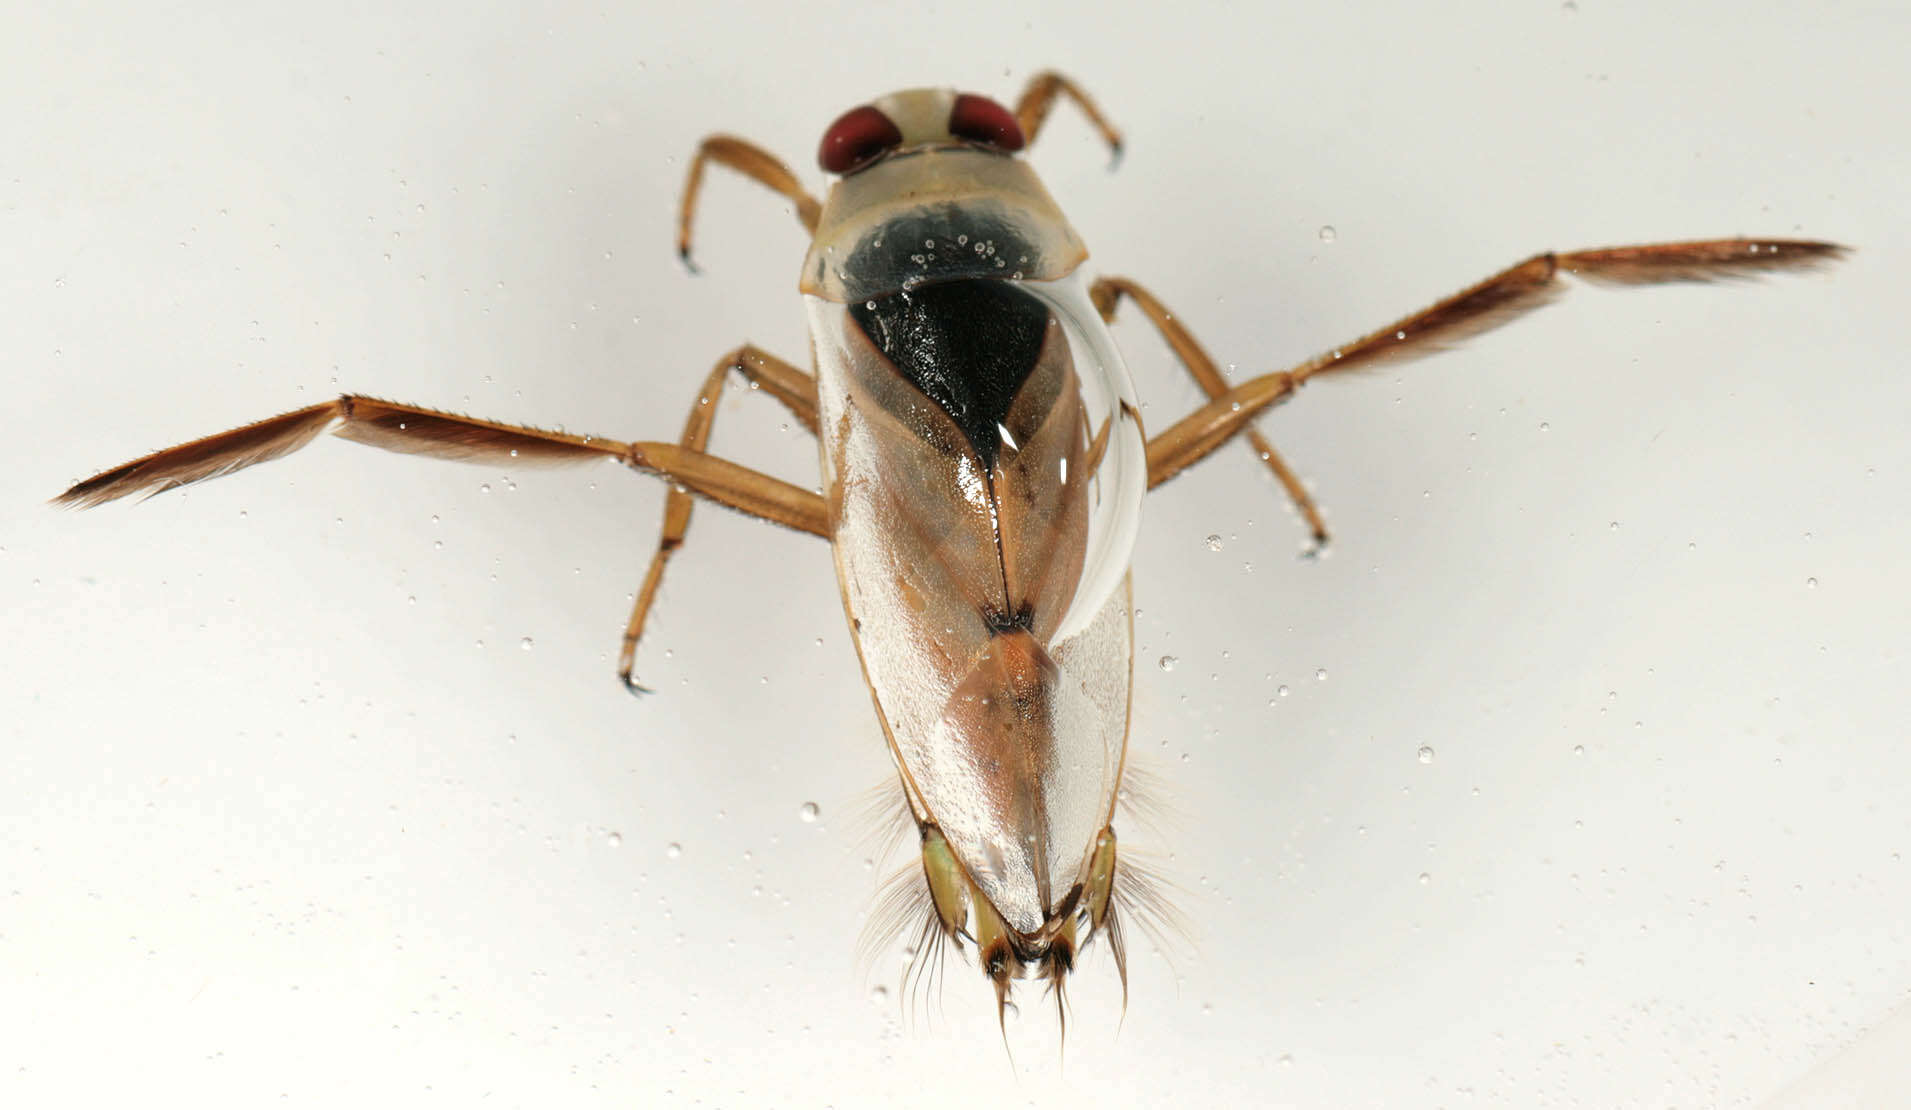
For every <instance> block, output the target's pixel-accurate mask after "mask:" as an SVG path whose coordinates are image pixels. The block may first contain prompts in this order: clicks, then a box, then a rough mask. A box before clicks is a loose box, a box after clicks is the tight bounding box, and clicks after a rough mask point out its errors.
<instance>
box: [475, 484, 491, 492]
mask: <svg viewBox="0 0 1911 1110" xmlns="http://www.w3.org/2000/svg"><path fill="white" fill-rule="evenodd" d="M478 492H479V493H490V492H491V483H490V482H480V483H478Z"/></svg>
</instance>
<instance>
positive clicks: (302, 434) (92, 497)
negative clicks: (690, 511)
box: [54, 394, 829, 537]
mask: <svg viewBox="0 0 1911 1110" xmlns="http://www.w3.org/2000/svg"><path fill="white" fill-rule="evenodd" d="M334 423H337V424H338V425H339V427H338V434H339V435H340V436H343V437H344V438H346V439H350V440H355V441H357V442H359V443H366V444H370V445H371V446H373V447H382V448H384V449H385V450H387V451H398V452H401V453H403V454H407V455H429V456H432V457H434V458H441V459H456V460H459V461H462V462H489V463H515V464H517V465H521V466H523V465H540V464H552V463H573V462H586V461H588V460H591V459H600V458H612V459H617V460H618V461H620V462H622V463H624V464H625V465H626V466H629V467H632V468H634V469H637V470H647V471H650V472H651V473H653V474H657V475H660V476H661V477H664V478H667V479H669V480H670V481H671V482H673V483H675V484H677V485H680V486H683V487H685V488H687V489H689V490H690V491H691V492H693V493H697V494H700V495H702V496H704V497H707V498H709V499H710V500H712V501H717V502H720V503H722V504H724V505H728V506H729V507H731V508H733V509H736V510H737V511H739V512H743V513H748V514H749V515H751V516H755V517H761V518H762V519H764V520H767V521H770V522H771V523H773V524H781V525H783V526H784V527H786V528H794V529H796V530H797V531H799V532H809V533H811V534H812V535H817V536H825V537H827V536H828V535H829V510H828V507H827V506H826V505H825V504H824V503H823V499H822V497H821V496H819V495H817V494H815V493H812V492H810V491H809V490H806V489H801V488H799V487H797V486H793V485H791V484H789V483H788V482H784V481H781V480H780V479H776V478H772V477H770V476H769V475H767V474H761V473H758V472H757V471H754V470H750V469H747V468H745V467H741V466H738V465H737V464H735V463H733V462H727V461H725V460H723V459H719V458H717V457H715V456H714V455H706V454H704V453H703V452H701V451H695V450H690V449H687V448H684V447H681V446H679V445H677V444H674V443H647V442H638V443H623V442H620V441H618V440H614V439H604V438H602V437H599V436H587V435H573V434H571V433H569V432H554V431H546V430H545V429H542V428H527V427H523V426H521V425H517V424H500V423H497V422H495V421H491V420H480V419H477V418H476V417H471V416H459V415H457V414H455V413H449V412H439V411H438V410H436V409H427V408H419V407H417V406H415V405H400V404H394V403H392V402H390V401H381V400H379V399H377V398H375V397H366V396H362V395H360V394H346V395H345V396H343V397H340V398H338V399H337V400H335V401H326V402H324V403H323V404H317V405H312V406H310V407H308V408H302V409H299V410H297V411H295V412H288V413H285V414H283V415H280V416H274V417H270V418H268V419H265V420H261V421H258V422H257V423H253V424H247V425H246V426H245V427H243V428H234V429H233V430H231V431H229V432H220V433H219V434H218V435H211V436H207V437H205V438H204V439H196V440H193V441H192V442H191V443H183V444H180V445H179V446H178V447H169V448H167V449H166V450H164V451H155V452H154V453H152V454H150V455H147V456H145V457H144V458H139V459H134V460H133V461H132V462H129V463H126V464H124V465H122V466H117V467H114V468H113V469H111V470H108V471H105V472H103V473H100V474H96V475H94V476H93V477H91V478H88V479H87V480H86V481H84V482H80V483H78V484H77V485H75V486H74V487H73V488H72V489H69V490H67V491H66V492H65V493H62V494H61V495H60V496H59V497H57V498H55V499H54V502H55V503H56V504H60V505H72V506H79V507H90V506H93V505H100V504H104V503H105V502H108V501H113V500H116V499H118V498H121V497H125V496H127V495H128V494H134V493H146V494H149V495H150V494H154V493H163V492H164V491H166V490H169V489H174V488H176V487H178V486H183V485H187V484H188V483H191V482H198V481H203V480H205V479H207V478H217V477H220V476H222V475H225V474H230V473H232V472H233V471H235V470H243V469H245V468H246V467H248V466H251V465H253V464H254V463H262V462H267V461H269V460H271V459H276V458H279V457H281V456H283V455H289V454H291V453H292V452H294V451H296V450H298V449H299V448H301V447H303V446H305V445H306V444H308V443H310V442H312V440H313V439H314V438H316V437H317V436H318V434H319V433H320V432H322V431H324V430H325V429H326V428H328V427H330V426H331V425H333V424H334Z"/></svg>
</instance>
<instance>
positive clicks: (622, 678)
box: [617, 672, 657, 698]
mask: <svg viewBox="0 0 1911 1110" xmlns="http://www.w3.org/2000/svg"><path fill="white" fill-rule="evenodd" d="M617 679H618V681H619V682H622V683H623V684H624V689H626V690H628V691H630V695H631V697H634V698H641V697H643V696H644V695H646V694H654V693H656V692H657V691H655V690H652V689H651V688H650V687H648V686H645V685H644V684H643V683H641V682H639V681H637V678H636V676H635V675H632V674H630V673H628V672H626V673H624V674H620V675H618V676H617Z"/></svg>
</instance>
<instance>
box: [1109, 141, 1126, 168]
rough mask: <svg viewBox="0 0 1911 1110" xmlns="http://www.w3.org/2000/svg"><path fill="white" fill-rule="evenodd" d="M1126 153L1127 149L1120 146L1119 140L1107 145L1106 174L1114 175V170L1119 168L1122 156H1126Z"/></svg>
mask: <svg viewBox="0 0 1911 1110" xmlns="http://www.w3.org/2000/svg"><path fill="white" fill-rule="evenodd" d="M1127 152H1128V148H1126V147H1124V146H1123V145H1122V144H1121V140H1120V139H1116V140H1115V141H1114V142H1112V143H1110V144H1108V172H1109V173H1114V172H1115V171H1116V170H1118V169H1120V168H1121V158H1122V155H1124V154H1126V153H1127Z"/></svg>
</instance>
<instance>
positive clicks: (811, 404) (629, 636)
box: [617, 343, 817, 695]
mask: <svg viewBox="0 0 1911 1110" xmlns="http://www.w3.org/2000/svg"><path fill="white" fill-rule="evenodd" d="M731 371H736V372H737V373H740V374H742V375H743V376H744V378H746V379H747V380H748V381H749V382H750V384H751V385H753V386H755V387H757V388H759V389H761V390H762V391H763V392H765V393H768V394H769V395H770V396H771V397H774V398H776V400H778V401H779V402H781V403H782V404H783V407H784V408H787V409H789V410H790V413H791V414H792V415H794V416H795V417H796V418H797V419H798V420H800V421H802V422H803V426H804V427H806V428H808V429H809V430H810V432H811V433H812V434H814V433H815V432H816V429H817V424H816V379H814V378H812V377H810V376H809V375H808V374H806V373H804V372H803V371H802V370H801V369H799V368H798V367H795V366H792V365H790V364H789V363H787V362H784V361H783V360H782V359H780V358H777V357H776V356H775V355H772V354H769V353H768V352H765V351H762V350H759V349H758V348H756V347H754V346H751V345H750V344H747V343H746V344H744V345H743V346H741V347H738V348H737V349H736V350H734V351H731V352H729V353H728V354H726V355H724V356H723V357H722V358H720V359H718V360H717V364H716V365H715V366H713V367H711V369H710V373H709V374H708V375H707V376H706V377H705V378H704V379H703V388H702V389H701V390H699V391H698V392H697V399H696V401H695V402H694V403H693V404H692V405H691V406H690V416H689V417H688V418H687V419H686V420H685V421H684V426H683V438H682V439H681V440H679V442H680V443H681V444H682V445H683V446H684V447H686V448H688V449H689V450H692V451H695V452H698V453H699V454H701V453H702V452H703V451H704V450H705V448H706V447H708V446H709V443H710V429H711V427H712V426H713V425H715V423H716V420H717V403H718V402H719V401H721V400H722V399H723V386H724V383H725V382H727V381H728V380H729V377H730V373H731ZM695 505H696V500H695V498H693V497H691V496H690V494H688V493H686V492H685V491H683V490H682V489H679V488H678V487H676V486H674V485H673V486H672V487H671V488H670V492H669V494H668V495H666V497H665V499H664V519H663V529H662V534H661V535H660V536H659V537H658V539H657V551H656V554H654V555H652V556H651V558H650V569H649V570H647V571H645V572H644V584H643V585H642V586H641V587H639V588H638V590H637V601H636V603H635V604H634V605H632V606H631V610H630V620H629V621H627V622H626V623H625V625H624V640H623V645H622V647H621V649H620V650H619V651H618V655H617V677H618V679H619V680H620V681H622V682H623V684H624V688H625V689H627V690H629V691H630V692H631V693H633V694H640V695H641V694H647V693H649V692H650V690H649V688H648V687H646V686H644V685H642V684H641V683H639V682H638V681H637V680H636V678H635V677H633V676H632V673H631V672H632V670H633V669H634V668H635V666H636V660H637V642H638V641H639V640H641V639H642V638H643V635H644V622H645V621H646V620H648V619H649V617H650V608H651V606H652V605H654V604H656V601H657V589H658V587H660V586H661V585H663V579H664V567H665V565H667V564H668V563H669V562H670V557H671V556H672V555H675V554H676V553H677V549H678V548H680V547H682V546H683V539H684V535H685V534H686V533H687V532H688V531H689V530H690V510H691V509H692V508H694V507H695Z"/></svg>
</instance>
